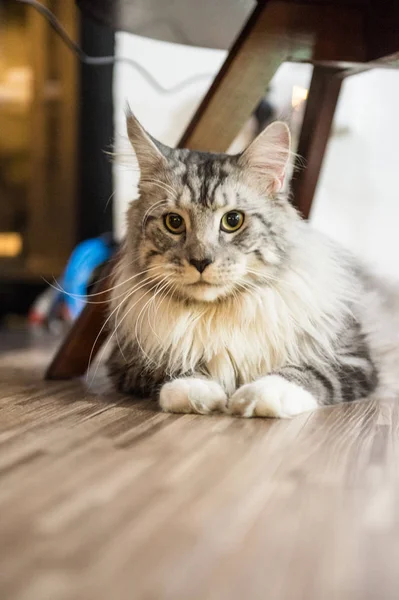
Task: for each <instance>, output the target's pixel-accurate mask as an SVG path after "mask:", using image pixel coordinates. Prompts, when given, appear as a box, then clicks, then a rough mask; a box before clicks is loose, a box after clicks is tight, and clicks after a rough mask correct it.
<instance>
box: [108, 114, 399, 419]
mask: <svg viewBox="0 0 399 600" xmlns="http://www.w3.org/2000/svg"><path fill="white" fill-rule="evenodd" d="M127 126H128V134H129V138H130V141H131V144H132V146H133V149H134V152H135V154H136V157H137V161H138V165H139V167H140V173H141V175H140V183H139V198H138V199H137V200H136V201H134V202H132V204H131V206H130V208H129V211H128V214H127V235H126V239H125V242H124V244H123V247H122V249H121V252H120V257H119V260H118V265H117V268H116V270H115V275H114V288H113V290H112V299H111V313H110V323H111V324H112V327H111V331H112V332H113V334H114V337H113V339H114V348H113V351H112V354H111V357H110V360H109V369H110V373H111V375H112V377H113V378H114V380H115V381H116V383H117V385H118V387H119V389H120V390H122V391H123V392H129V393H133V394H141V395H153V394H156V395H159V402H160V406H161V408H162V409H163V410H165V411H171V412H195V413H210V412H213V411H223V412H226V413H229V414H233V415H239V416H244V417H252V416H259V417H289V416H293V415H297V414H299V413H302V412H304V411H309V410H312V409H315V408H316V407H317V406H323V405H328V404H334V403H338V402H350V401H353V400H358V399H361V398H366V397H368V396H370V395H371V394H372V393H373V392H376V391H377V392H378V393H379V394H382V393H383V394H384V395H386V394H393V393H396V392H397V391H398V390H397V389H395V385H396V388H397V384H396V381H397V380H399V377H397V376H395V371H396V368H397V365H399V335H398V332H399V318H398V315H399V306H398V302H397V300H396V298H395V296H394V295H393V293H391V292H390V290H389V289H388V287H386V288H385V289H384V287H383V285H381V284H380V283H379V282H378V283H377V281H376V280H374V279H373V278H372V277H370V276H368V275H366V274H365V272H364V270H363V269H362V268H361V267H360V265H359V264H357V262H356V261H355V260H354V259H353V258H352V257H351V256H350V255H349V254H347V253H346V252H345V251H343V250H342V249H340V248H339V247H337V246H336V245H335V244H334V243H333V242H332V241H330V240H329V239H326V238H325V237H323V236H322V235H320V234H319V233H317V232H316V231H313V230H312V229H311V227H310V226H309V224H308V223H306V222H304V221H303V220H302V219H301V218H300V217H299V215H298V214H297V212H296V211H295V210H294V208H293V207H292V206H291V204H290V203H289V200H288V199H287V194H285V193H282V192H281V190H282V184H283V179H284V173H285V169H286V165H287V161H288V158H289V151H290V134H289V130H288V128H287V126H286V125H285V124H284V123H281V122H276V123H273V124H272V125H270V126H269V127H268V128H267V129H266V130H265V131H264V132H263V133H261V134H260V135H259V136H258V137H257V138H256V140H255V141H254V142H253V143H252V144H251V145H250V146H249V147H248V148H247V150H246V151H245V152H243V153H242V154H241V155H238V156H228V155H224V154H208V153H202V152H191V151H188V150H176V149H171V148H168V147H166V146H164V145H163V144H161V143H159V142H157V141H156V140H154V139H153V138H152V137H151V136H150V135H149V134H147V133H146V132H145V131H144V129H143V128H142V127H141V125H140V124H139V123H138V121H137V120H136V119H135V117H134V116H133V115H132V114H128V117H127Z"/></svg>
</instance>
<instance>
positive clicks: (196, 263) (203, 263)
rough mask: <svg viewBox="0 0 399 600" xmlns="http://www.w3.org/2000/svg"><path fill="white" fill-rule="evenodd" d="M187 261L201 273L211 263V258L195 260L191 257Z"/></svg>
mask: <svg viewBox="0 0 399 600" xmlns="http://www.w3.org/2000/svg"><path fill="white" fill-rule="evenodd" d="M189 262H190V265H193V267H195V268H196V269H197V271H198V272H199V273H203V272H204V271H205V269H206V268H207V266H208V265H210V264H211V262H212V259H210V258H203V259H202V260H197V259H196V258H192V259H191V260H190V261H189Z"/></svg>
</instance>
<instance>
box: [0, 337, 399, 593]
mask: <svg viewBox="0 0 399 600" xmlns="http://www.w3.org/2000/svg"><path fill="white" fill-rule="evenodd" d="M0 335H1V333H0ZM2 339H3V353H2V354H0V474H1V475H0V598H1V600H61V599H62V600H64V599H68V600H70V599H79V600H80V599H82V600H125V599H126V600H137V599H139V600H166V599H167V600H225V599H226V600H242V599H244V600H258V599H259V600H274V599H278V600H302V599H303V600H330V599H337V600H357V599H359V600H360V599H362V600H366V599H370V600H385V599H388V598H389V599H391V598H392V600H393V599H395V600H397V598H398V597H399V437H398V433H399V427H398V418H399V412H398V405H396V404H393V403H392V404H390V403H385V404H380V405H378V404H370V403H362V404H358V403H356V404H352V405H346V406H340V407H336V408H333V409H323V410H320V411H319V412H317V413H315V414H312V415H305V416H302V417H298V418H296V419H293V420H292V421H271V420H270V421H269V420H240V419H233V418H230V417H226V416H220V417H219V416H214V417H202V416H191V415H186V416H173V415H167V414H162V413H160V412H158V410H157V407H156V406H154V405H152V404H150V403H147V402H137V401H134V400H132V399H127V398H124V397H121V396H118V395H117V394H115V393H114V392H112V391H110V389H109V387H108V385H107V383H106V382H105V380H104V378H102V381H101V377H98V378H97V380H96V381H95V382H94V384H93V385H92V386H91V388H89V387H88V385H87V384H86V383H85V382H84V381H78V382H73V383H46V382H44V381H42V371H43V368H44V365H45V364H46V362H47V361H48V358H49V353H50V349H51V345H50V344H49V342H48V341H46V340H41V341H40V340H39V341H34V342H33V343H32V344H31V347H30V348H18V344H15V343H14V344H13V349H12V350H9V351H5V348H4V345H7V346H8V342H7V343H6V342H5V341H4V340H5V338H4V336H3V338H2ZM10 343H11V342H10ZM9 347H10V348H11V345H10V346H9Z"/></svg>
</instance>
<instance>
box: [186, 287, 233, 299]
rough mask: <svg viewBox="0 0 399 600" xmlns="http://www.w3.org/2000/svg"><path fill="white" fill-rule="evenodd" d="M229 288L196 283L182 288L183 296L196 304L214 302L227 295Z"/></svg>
mask: <svg viewBox="0 0 399 600" xmlns="http://www.w3.org/2000/svg"><path fill="white" fill-rule="evenodd" d="M229 289H230V287H229V286H225V285H210V284H209V283H196V284H194V285H187V286H185V287H184V290H183V293H184V295H185V296H186V297H187V298H189V299H191V300H196V301H197V302H215V301H216V300H219V299H220V298H224V297H226V296H227V295H228V294H229Z"/></svg>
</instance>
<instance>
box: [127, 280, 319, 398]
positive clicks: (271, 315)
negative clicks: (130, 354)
mask: <svg viewBox="0 0 399 600" xmlns="http://www.w3.org/2000/svg"><path fill="white" fill-rule="evenodd" d="M142 302H144V300H143V301H142ZM142 302H139V303H138V305H137V308H136V310H135V311H134V312H133V311H132V313H131V314H130V315H127V322H126V324H125V325H126V332H128V335H129V337H130V336H131V335H132V333H133V332H134V337H135V338H136V340H137V343H138V345H139V346H140V348H141V350H142V352H143V354H144V355H145V356H146V357H147V359H148V360H149V361H150V363H149V364H150V366H151V364H152V365H153V366H154V367H159V366H162V368H163V369H164V370H165V373H166V375H167V376H169V377H176V376H179V375H181V374H184V373H190V372H198V371H199V372H203V373H204V374H208V375H210V376H211V377H212V378H213V379H215V380H216V381H218V382H219V383H220V384H221V385H222V386H223V387H224V388H225V390H226V392H228V393H232V392H233V391H234V390H235V389H236V388H237V386H238V385H241V384H243V383H248V382H250V381H253V380H254V379H256V378H258V377H261V376H263V375H265V374H266V373H270V372H273V371H275V370H277V369H278V368H280V367H281V366H283V365H284V364H286V363H287V362H291V363H292V362H298V361H299V360H300V359H301V356H300V355H301V354H306V352H314V347H313V346H314V344H313V341H314V339H313V336H312V335H311V329H312V325H311V322H312V320H311V319H309V315H307V313H306V310H305V308H304V306H298V305H295V304H294V305H292V306H291V305H290V302H287V300H286V299H284V297H283V296H282V295H281V293H276V291H274V290H272V289H267V288H266V289H264V290H263V291H262V292H261V293H257V294H256V295H255V294H244V295H242V296H241V297H239V298H231V299H229V300H226V301H221V302H219V303H216V304H205V303H204V304H195V303H194V304H190V303H182V302H179V301H176V300H174V299H172V300H171V301H169V300H168V299H166V300H164V301H163V302H161V303H160V304H159V305H158V306H157V307H156V308H155V307H154V309H153V310H148V311H144V312H142V314H141V317H140V316H139V315H140V312H141V308H140V307H141V305H142ZM143 306H144V304H143ZM129 321H130V323H129ZM306 330H308V333H307V334H305V332H306ZM309 334H310V335H309Z"/></svg>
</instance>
